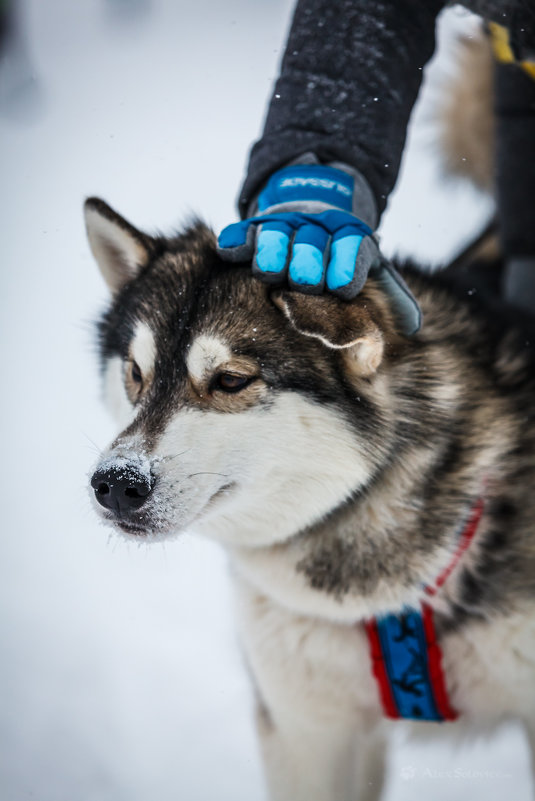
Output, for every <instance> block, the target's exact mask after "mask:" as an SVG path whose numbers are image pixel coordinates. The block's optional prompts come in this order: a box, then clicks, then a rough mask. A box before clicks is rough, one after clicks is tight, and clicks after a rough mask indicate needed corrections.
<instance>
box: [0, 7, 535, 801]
mask: <svg viewBox="0 0 535 801" xmlns="http://www.w3.org/2000/svg"><path fill="white" fill-rule="evenodd" d="M291 6H292V3H291V2H289V0H270V2H265V1H262V0H227V1H226V2H218V1H217V0H196V2H195V3H189V2H187V0H152V2H151V0H107V2H106V1H105V0H100V1H99V2H95V0H77V1H76V2H72V0H46V2H42V0H20V2H19V3H18V4H17V7H18V8H19V11H20V18H21V19H20V23H21V28H20V42H19V49H18V56H17V57H16V58H15V57H14V56H13V54H12V53H10V54H8V55H9V59H8V63H4V64H3V65H2V71H1V72H0V138H1V142H0V159H1V162H2V164H1V173H0V174H1V175H2V190H3V207H2V223H3V224H2V237H1V244H0V248H1V264H2V274H3V276H4V278H3V281H4V284H3V289H2V293H1V302H2V313H1V323H2V333H1V337H0V348H1V357H0V364H1V366H2V382H1V383H2V392H1V404H2V415H1V420H2V439H1V442H2V459H1V460H0V469H1V472H2V476H1V486H2V489H3V503H4V512H3V524H2V551H1V559H0V603H1V606H0V608H1V613H0V639H1V643H2V645H1V657H0V687H1V688H2V692H1V695H0V698H1V700H0V799H2V801H26V799H28V801H29V799H32V800H33V801H154V799H157V800H158V801H177V799H181V801H182V800H183V801H213V800H214V799H217V801H261V800H262V799H265V794H264V791H263V789H262V779H261V770H260V765H259V759H258V754H257V749H256V744H255V740H254V733H253V727H252V723H251V716H250V713H251V697H250V693H249V687H248V683H247V679H246V676H245V673H244V670H243V667H242V664H241V660H240V654H239V649H238V646H237V643H236V640H235V636H234V632H233V626H232V615H231V596H230V590H229V585H228V579H227V575H226V569H225V560H224V557H223V555H222V553H221V552H220V551H219V550H218V549H217V548H216V546H214V545H212V544H209V543H207V542H200V541H196V540H195V539H193V538H192V537H188V536H184V537H183V538H182V540H180V541H177V542H174V543H170V544H168V545H167V546H166V547H163V546H155V547H153V548H150V549H147V548H145V547H136V546H135V545H127V544H126V543H124V542H123V541H119V540H117V539H116V538H115V537H113V536H110V534H109V532H108V531H107V530H106V529H104V528H102V527H100V526H99V525H98V523H97V521H96V519H95V516H94V514H93V513H92V511H91V507H90V504H89V497H88V491H87V475H88V474H89V473H90V470H91V465H92V464H93V462H94V460H95V459H96V455H97V452H98V449H99V448H100V447H103V446H104V445H105V444H106V443H107V441H108V440H109V439H110V438H111V437H112V436H113V434H114V433H115V432H114V431H113V428H112V425H111V422H110V421H109V420H108V418H107V417H106V416H105V413H104V411H103V409H102V407H101V405H100V401H99V388H98V381H97V369H96V363H95V359H94V353H93V344H92V336H93V335H92V330H91V321H92V319H93V318H94V317H95V315H96V313H97V312H98V311H99V310H100V309H101V308H102V307H103V304H104V303H105V301H106V292H105V288H104V285H103V282H102V280H101V278H100V276H99V274H98V273H97V270H96V268H95V266H94V265H93V263H92V260H91V257H90V254H89V250H88V247H87V245H86V242H85V235H84V230H83V226H82V217H81V204H82V201H83V198H84V196H86V195H89V194H100V195H102V196H103V197H104V198H105V199H107V200H108V201H109V202H110V203H112V204H113V205H115V206H116V207H117V208H118V209H119V210H120V211H121V212H122V213H123V214H125V215H126V216H127V217H129V218H130V219H132V221H133V222H134V223H135V224H137V225H138V226H140V227H146V228H147V229H154V228H160V229H161V230H169V229H170V228H173V227H174V226H176V225H177V224H179V222H180V221H181V220H183V219H184V217H185V216H186V215H187V214H188V213H189V212H190V211H192V210H193V211H197V212H200V213H201V214H202V215H203V216H204V217H205V218H206V219H207V220H208V221H209V222H211V223H212V224H213V225H214V227H215V228H220V227H222V226H223V225H225V224H226V223H227V222H229V221H231V220H233V219H234V217H235V212H234V205H233V204H234V198H235V196H236V193H237V191H238V187H239V184H240V179H241V176H242V172H243V169H244V164H245V157H246V152H247V150H248V147H249V145H250V143H251V142H252V141H253V139H254V138H255V137H256V136H257V134H258V132H259V129H260V125H261V120H262V117H263V113H264V108H265V101H266V98H267V95H268V92H269V88H270V84H271V81H272V80H273V78H274V76H275V74H276V66H277V61H278V59H279V57H280V53H281V48H282V43H283V41H284V32H285V30H286V27H287V25H288V21H289V15H290V10H291ZM467 24H470V23H469V19H468V18H467V17H466V14H465V12H460V11H459V10H455V9H454V10H453V11H451V12H449V15H448V18H447V19H446V20H444V21H443V24H442V26H441V30H442V44H443V51H444V52H443V53H442V55H441V56H440V57H439V59H438V64H437V65H436V66H435V68H434V77H433V74H432V75H431V79H430V80H429V81H428V99H427V101H426V99H425V97H424V99H423V103H422V104H421V106H420V107H419V110H418V112H417V114H416V116H415V120H414V125H413V128H412V131H411V139H410V146H409V148H408V152H407V158H406V159H405V163H404V171H403V176H402V179H401V182H400V186H399V189H398V191H397V193H396V196H395V197H394V198H393V200H392V202H391V204H390V207H389V210H388V213H387V215H386V217H385V220H384V225H383V234H384V249H385V251H386V252H388V253H391V252H393V251H394V250H398V251H402V252H404V253H410V254H416V255H418V256H419V257H421V258H423V259H425V260H428V261H430V262H432V263H436V262H438V261H441V260H443V259H444V258H446V257H447V256H448V255H451V254H452V253H454V252H455V251H456V249H457V248H458V247H459V246H460V244H461V243H462V242H463V241H464V240H465V239H467V238H468V237H469V236H470V234H471V233H472V232H474V231H475V230H476V229H477V228H478V226H479V224H480V222H482V221H483V220H484V219H485V218H486V215H487V214H488V210H489V205H488V202H487V201H485V200H484V199H483V198H481V197H480V196H479V195H477V194H476V193H474V192H472V191H471V190H468V189H467V188H466V187H458V186H457V185H454V184H447V183H446V182H444V181H443V180H441V178H440V175H439V172H438V170H437V166H436V163H435V160H434V156H433V128H432V125H431V124H430V122H429V119H430V107H431V105H432V99H433V98H432V95H433V93H434V92H436V90H437V87H438V86H439V84H440V77H441V75H443V73H444V70H446V71H447V69H448V64H449V59H450V50H451V44H452V39H453V36H454V33H455V31H456V30H458V29H459V28H460V27H463V26H466V25H467ZM21 76H22V78H21ZM24 77H26V81H24V80H22V79H24ZM530 786H531V784H530V780H529V778H528V755H527V749H526V746H525V744H524V741H523V738H522V735H521V733H520V732H519V731H518V730H517V729H516V728H514V727H510V728H507V729H506V730H504V731H502V732H500V733H499V734H498V736H496V737H495V738H494V739H492V740H491V741H489V742H488V743H479V744H475V745H473V746H470V747H468V748H462V749H459V750H457V751H455V750H453V749H452V748H450V747H449V746H446V745H445V746H441V747H439V748H437V747H436V746H435V747H433V748H431V747H430V746H427V745H415V744H407V743H406V742H405V741H404V739H403V735H402V734H401V733H400V736H399V737H398V738H397V739H396V744H395V748H394V752H393V756H392V760H391V768H390V774H389V783H388V789H387V793H386V798H387V800H388V801H408V800H409V799H411V801H412V800H413V799H415V798H420V797H422V798H424V797H425V798H431V799H433V801H440V800H441V799H470V800H471V801H472V800H474V799H485V801H493V800H496V801H497V800H498V799H503V798H505V797H508V798H514V799H515V801H527V799H528V798H529V797H530Z"/></svg>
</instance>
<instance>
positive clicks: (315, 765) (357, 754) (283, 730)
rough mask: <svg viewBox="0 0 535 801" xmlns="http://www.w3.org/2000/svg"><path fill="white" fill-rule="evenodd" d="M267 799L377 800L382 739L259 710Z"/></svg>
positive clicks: (272, 800) (343, 727)
mask: <svg viewBox="0 0 535 801" xmlns="http://www.w3.org/2000/svg"><path fill="white" fill-rule="evenodd" d="M257 730H258V734H259V739H260V744H261V749H262V756H263V761H264V769H265V773H266V779H267V784H268V788H269V798H270V800H271V801H378V799H379V798H380V795H381V789H382V786H383V775H384V744H383V742H382V739H381V738H378V737H373V738H371V739H370V740H369V741H367V742H364V739H363V738H364V732H362V731H361V732H358V731H355V729H354V727H353V728H352V729H349V728H348V727H346V726H343V725H342V726H336V725H334V724H333V725H330V726H328V725H326V726H318V725H315V724H313V723H310V722H309V725H303V724H301V725H299V724H297V723H296V722H295V721H294V722H293V723H290V722H289V721H285V722H284V723H281V722H280V721H277V722H275V721H274V720H272V719H271V717H270V714H269V712H268V711H267V710H265V709H263V708H259V709H258V711H257Z"/></svg>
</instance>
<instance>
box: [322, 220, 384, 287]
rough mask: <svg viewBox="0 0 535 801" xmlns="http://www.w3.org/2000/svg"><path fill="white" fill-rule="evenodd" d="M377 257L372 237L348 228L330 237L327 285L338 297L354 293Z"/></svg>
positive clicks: (364, 280) (377, 253)
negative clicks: (331, 239) (331, 238)
mask: <svg viewBox="0 0 535 801" xmlns="http://www.w3.org/2000/svg"><path fill="white" fill-rule="evenodd" d="M378 257H379V249H378V247H377V245H376V244H375V242H374V240H373V239H372V238H371V237H369V236H366V237H363V236H362V235H361V234H360V233H357V232H355V231H354V230H351V229H344V232H343V233H342V232H340V233H339V234H337V235H336V236H334V237H333V241H332V245H331V257H330V261H329V264H328V266H327V288H328V289H329V291H331V292H334V293H335V294H336V295H338V296H339V297H342V298H345V299H346V300H347V299H350V298H354V297H355V295H358V293H359V292H360V290H361V289H362V287H363V286H364V284H365V283H366V278H367V277H368V272H369V269H370V267H371V266H372V264H373V263H374V262H376V261H377V259H378Z"/></svg>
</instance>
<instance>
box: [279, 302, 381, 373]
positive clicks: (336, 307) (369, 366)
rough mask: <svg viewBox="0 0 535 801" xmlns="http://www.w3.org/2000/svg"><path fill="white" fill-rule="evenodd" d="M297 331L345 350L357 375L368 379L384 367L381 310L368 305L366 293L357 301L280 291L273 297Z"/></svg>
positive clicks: (328, 346)
mask: <svg viewBox="0 0 535 801" xmlns="http://www.w3.org/2000/svg"><path fill="white" fill-rule="evenodd" d="M271 299H272V301H273V303H274V304H275V306H277V308H279V309H280V310H281V311H282V312H283V313H284V315H285V316H286V318H287V319H288V321H289V322H290V324H291V325H292V327H293V328H295V329H296V331H299V333H300V334H303V336H306V337H313V338H314V339H319V340H320V342H322V344H323V345H325V347H327V348H331V349H333V350H340V351H344V352H345V355H347V357H348V358H349V359H351V364H352V367H353V370H354V372H356V373H357V374H358V375H360V376H363V377H367V376H371V375H373V373H375V372H376V370H377V368H378V367H379V365H380V364H381V361H382V359H383V355H384V350H385V339H384V336H383V331H382V327H380V325H379V324H378V321H380V320H381V313H380V310H379V309H377V308H375V307H374V306H373V304H372V303H369V302H367V300H366V299H365V296H364V293H363V294H362V295H359V296H358V297H357V298H355V299H354V300H353V301H349V302H348V301H346V300H340V299H339V298H336V297H334V296H333V295H305V294H304V293H302V292H295V291H292V290H285V289H276V290H275V291H274V292H272V294H271Z"/></svg>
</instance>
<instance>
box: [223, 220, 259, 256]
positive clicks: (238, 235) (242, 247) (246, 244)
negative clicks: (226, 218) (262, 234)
mask: <svg viewBox="0 0 535 801" xmlns="http://www.w3.org/2000/svg"><path fill="white" fill-rule="evenodd" d="M254 245H255V226H254V224H252V223H251V221H250V220H242V221H241V222H237V223H232V225H227V227H226V228H223V230H222V231H221V233H220V234H219V236H218V238H217V252H218V254H219V255H220V256H221V258H222V259H223V260H224V261H249V260H250V259H251V258H252V256H253V253H254Z"/></svg>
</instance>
